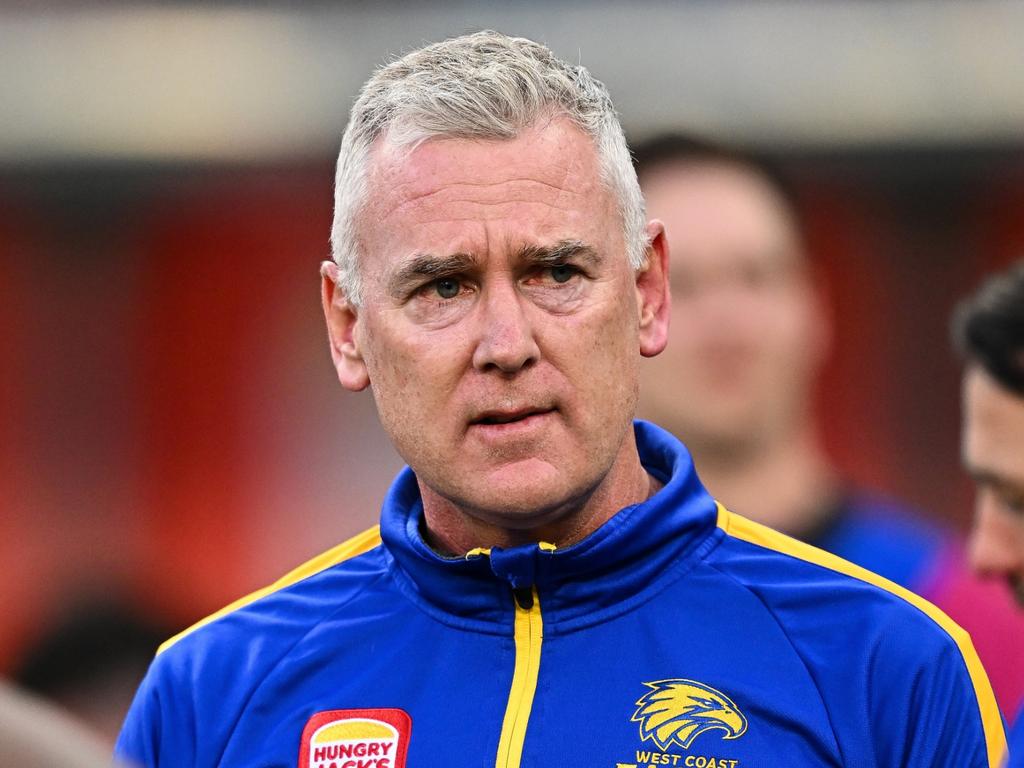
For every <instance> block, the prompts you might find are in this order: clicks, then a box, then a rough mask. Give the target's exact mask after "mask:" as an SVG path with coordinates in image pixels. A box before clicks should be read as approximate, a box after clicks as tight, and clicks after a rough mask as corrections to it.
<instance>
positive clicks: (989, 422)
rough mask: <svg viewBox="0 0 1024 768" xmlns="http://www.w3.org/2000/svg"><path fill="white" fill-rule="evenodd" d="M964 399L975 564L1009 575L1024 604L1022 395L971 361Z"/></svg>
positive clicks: (994, 573) (965, 455)
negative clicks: (973, 493)
mask: <svg viewBox="0 0 1024 768" xmlns="http://www.w3.org/2000/svg"><path fill="white" fill-rule="evenodd" d="M963 400H964V402H963V445H962V452H963V462H964V466H965V467H966V469H967V471H968V472H970V474H971V475H972V476H973V477H974V481H975V483H976V484H977V497H976V501H975V515H974V528H973V530H972V532H971V539H970V556H971V564H972V565H973V566H974V568H975V570H977V571H979V572H980V573H982V574H986V575H992V576H1001V577H1003V578H1005V579H1006V580H1007V582H1008V583H1009V584H1010V587H1011V588H1012V589H1013V592H1014V595H1015V596H1016V598H1017V601H1018V602H1019V603H1020V604H1021V605H1022V606H1024V397H1021V396H1020V395H1015V394H1013V393H1011V392H1009V391H1007V390H1006V389H1004V388H1003V387H1002V386H1000V385H999V384H998V383H997V382H996V381H995V380H994V379H993V378H992V377H991V376H989V375H988V373H986V372H985V371H984V369H982V368H981V367H980V366H977V365H971V366H969V367H968V369H967V371H966V373H965V374H964V386H963Z"/></svg>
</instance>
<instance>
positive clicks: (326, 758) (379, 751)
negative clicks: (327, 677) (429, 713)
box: [299, 709, 412, 768]
mask: <svg viewBox="0 0 1024 768" xmlns="http://www.w3.org/2000/svg"><path fill="white" fill-rule="evenodd" d="M411 731H412V719H411V718H410V717H409V715H408V714H407V713H406V712H405V711H404V710H401V709H332V710H329V711H327V712H317V713H316V714H315V715H313V716H312V717H311V718H309V721H308V722H307V723H306V727H305V728H303V729H302V743H301V747H300V748H299V768H405V755H406V752H407V751H408V749H409V734H410V732H411Z"/></svg>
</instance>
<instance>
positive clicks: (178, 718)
mask: <svg viewBox="0 0 1024 768" xmlns="http://www.w3.org/2000/svg"><path fill="white" fill-rule="evenodd" d="M636 432H637V439H638V444H639V450H640V457H641V460H642V462H643V464H644V466H645V467H646V469H647V471H648V472H649V473H650V474H651V475H653V476H654V477H656V478H657V479H658V480H659V481H661V482H662V483H664V487H663V488H662V490H661V491H659V492H658V493H657V494H656V495H655V496H653V497H652V498H650V499H648V500H647V501H646V502H644V503H642V504H638V505H636V506H631V507H627V508H625V509H623V510H621V511H620V512H619V513H618V514H617V515H616V516H615V517H613V518H612V519H611V520H609V521H608V522H607V523H606V524H605V525H603V526H602V527H601V528H600V529H599V530H597V531H596V532H595V533H593V534H591V535H590V536H589V537H588V538H586V539H584V540H583V541H581V542H579V543H578V544H575V545H573V546H570V547H566V548H564V549H555V548H554V547H552V546H549V545H544V544H540V545H529V546H521V547H514V548H511V549H497V548H495V549H493V550H491V551H489V552H485V551H481V552H476V553H470V554H469V555H468V556H466V557H464V558H461V557H460V558H446V557H442V556H440V555H438V554H436V553H435V552H434V551H432V550H431V549H430V548H429V547H428V546H427V545H426V544H425V543H424V540H423V536H422V530H423V507H422V503H421V500H420V496H419V492H418V489H417V484H416V479H415V476H414V475H413V473H412V472H411V471H410V470H408V469H406V470H405V471H403V473H402V474H401V475H399V477H398V478H397V480H396V481H395V483H394V485H393V486H392V488H391V490H390V492H389V495H388V497H387V500H386V502H385V504H384V508H383V514H382V518H381V525H380V528H379V530H378V529H373V530H371V531H368V532H366V533H364V534H362V535H360V536H358V537H356V538H354V539H353V540H351V541H349V542H346V543H344V544H342V545H341V546H339V547H337V548H335V549H333V550H331V551H329V552H327V553H325V554H324V555H322V556H320V557H318V558H317V559H315V560H313V561H311V562H310V563H308V564H306V565H304V566H302V567H301V568H299V569H298V570H296V571H294V572H293V573H291V574H289V575H288V576H285V577H284V578H283V579H281V580H280V581H279V582H277V583H276V584H274V585H272V586H271V587H269V588H267V589H265V590H262V591H260V592H257V593H256V594H254V595H251V596H249V597H247V598H244V599H243V600H240V601H239V602H237V603H235V604H234V605H231V606H228V608H226V609H225V610H223V611H221V612H220V613H218V614H215V615H214V616H211V617H210V618H208V619H206V620H204V621H202V622H200V623H199V624H198V625H196V626H195V627H193V628H191V629H189V630H187V631H186V632H184V633H182V634H181V635H179V636H177V637H175V638H172V639H171V640H170V641H168V642H167V643H166V644H165V645H164V646H163V647H162V649H161V651H160V653H159V654H158V655H157V658H156V660H155V661H154V662H153V665H152V667H151V669H150V671H149V673H148V675H147V677H146V679H145V681H144V682H143V684H142V686H141V688H140V690H139V692H138V694H137V696H136V699H135V702H134V704H133V705H132V708H131V711H130V712H129V714H128V719H127V721H126V723H125V726H124V730H123V732H122V734H121V738H120V740H119V742H118V746H117V753H118V756H119V757H120V758H122V759H128V760H133V761H136V762H138V763H140V764H142V765H145V766H160V767H161V768H165V767H169V766H195V767H196V768H205V767H206V766H267V767H269V766H275V767H276V766H282V767H283V766H296V765H298V766H301V768H314V767H315V768H405V766H411V767H412V768H432V767H437V768H441V766H444V768H481V767H483V766H490V765H495V766H498V767H499V768H515V767H517V766H524V767H525V766H530V767H531V768H634V767H635V768H649V766H676V767H678V768H755V766H786V767H787V768H793V767H795V766H848V767H849V768H872V767H876V766H877V767H880V768H881V767H883V766H884V767H885V768H918V767H923V766H957V768H981V766H987V767H989V768H994V766H997V765H998V764H999V762H1000V760H1001V759H1002V755H1003V753H1004V750H1005V737H1004V733H1003V728H1002V722H1001V718H1000V715H999V712H998V710H997V708H996V705H995V702H994V700H993V697H992V693H991V690H990V688H989V684H988V681H987V679H986V677H985V673H984V671H983V669H982V668H981V665H980V664H979V662H978V660H977V657H976V655H975V653H974V650H973V648H972V646H971V642H970V640H969V638H968V637H967V635H966V634H965V633H964V632H963V631H962V630H960V629H959V628H958V627H957V626H956V625H954V624H953V623H952V622H950V621H949V620H948V619H947V618H946V617H945V616H943V615H942V614H941V613H940V612H939V611H938V610H936V609H935V608H934V607H932V606H931V605H930V604H928V603H926V602H925V601H923V600H921V599H920V598H918V597H916V596H914V595H912V594H911V593H909V592H906V591H905V590H903V589H902V588H900V587H897V586H895V585H893V584H891V583H889V582H886V581H884V580H883V579H881V578H880V577H878V576H875V575H873V574H871V573H869V572H867V571H864V570H861V569H859V568H857V567H856V566H853V565H850V564H848V563H846V562H845V561H843V560H840V559H838V558H836V557H833V556H831V555H828V554H825V553H824V552H821V551H820V550H817V549H814V548H813V547H810V546H807V545H804V544H800V543H798V542H795V541H793V540H791V539H788V538H786V537H784V536H782V535H780V534H777V533H775V532H773V531H771V530H769V529H766V528H763V527H761V526H759V525H756V524H754V523H752V522H749V521H747V520H745V519H743V518H741V517H739V516H737V515H734V514H732V513H730V512H728V511H726V510H725V509H723V508H722V507H721V506H719V505H718V504H716V503H715V501H714V500H713V499H712V498H711V497H710V496H709V495H708V494H707V492H706V491H705V490H704V489H703V487H702V486H701V485H700V482H699V481H698V479H697V476H696V474H695V472H694V469H693V465H692V463H691V460H690V457H689V455H688V454H687V452H686V450H685V449H684V448H683V446H682V445H681V444H680V443H679V442H678V441H677V440H676V439H675V438H673V437H672V436H671V435H669V434H668V433H666V432H664V431H662V430H661V429H659V428H657V427H654V426H653V425H650V424H646V423H643V422H637V424H636Z"/></svg>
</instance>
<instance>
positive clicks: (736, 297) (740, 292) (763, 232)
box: [641, 164, 827, 452]
mask: <svg viewBox="0 0 1024 768" xmlns="http://www.w3.org/2000/svg"><path fill="white" fill-rule="evenodd" d="M642 185H643V189H644V197H645V199H646V201H647V210H648V212H649V213H650V215H651V216H653V217H655V218H658V219H660V220H662V221H663V222H665V228H666V233H667V237H668V240H669V250H670V252H671V254H672V259H671V273H670V274H671V285H672V325H671V327H672V335H671V339H670V343H669V345H668V347H667V349H666V351H665V354H663V355H661V356H660V357H658V358H657V359H655V360H651V361H648V362H646V363H644V365H643V366H641V413H642V415H644V416H647V417H649V418H651V419H653V420H654V421H657V422H659V423H662V424H663V425H665V426H667V427H669V428H670V429H672V430H673V431H675V432H676V433H677V434H679V435H680V436H681V437H682V438H683V439H684V440H687V441H690V442H691V443H692V444H693V446H694V447H695V448H697V449H700V448H705V449H709V448H714V449H718V450H726V451H733V452H735V451H737V450H740V449H742V447H743V446H745V445H756V444H759V443H761V442H763V441H765V440H770V439H772V438H773V437H774V436H776V435H778V434H779V433H780V432H782V431H785V430H786V429H789V428H792V427H793V425H794V422H795V421H796V419H797V418H798V417H799V416H800V415H802V413H803V409H804V408H805V405H806V402H807V399H808V397H809V396H810V390H811V387H812V383H813V379H814V375H815V372H816V371H817V368H818V366H819V364H820V362H821V359H822V357H823V356H824V352H825V348H826V346H827V331H826V329H825V327H824V319H823V314H822V310H821V307H820V304H819V301H818V297H817V296H816V294H815V291H814V289H813V287H812V285H811V281H810V278H809V276H808V274H807V269H806V265H805V264H804V258H803V256H802V254H801V252H800V246H799V244H798V241H797V234H796V233H795V232H794V230H793V226H792V224H791V221H790V219H789V217H788V215H787V213H786V210H785V209H784V208H783V207H782V203H781V202H780V200H779V199H778V198H777V197H776V194H775V193H774V192H773V191H772V190H771V189H770V188H769V187H768V186H767V184H766V183H765V182H763V181H762V180H761V179H759V178H758V177H756V176H754V175H752V174H751V173H749V172H747V171H744V170H740V169H736V168H734V167H731V166H726V165H722V164H686V165H664V166H661V167H658V168H655V169H652V170H651V171H650V172H649V173H648V174H646V175H645V176H644V178H643V179H642Z"/></svg>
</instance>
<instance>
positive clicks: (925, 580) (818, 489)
mask: <svg viewBox="0 0 1024 768" xmlns="http://www.w3.org/2000/svg"><path fill="white" fill-rule="evenodd" d="M634 155H635V158H636V164H637V171H638V174H639V178H640V184H641V187H642V189H643V192H644V197H645V200H646V203H647V210H648V214H649V215H650V216H652V217H654V218H658V219H660V220H662V221H663V222H664V223H665V225H666V231H667V233H668V235H667V236H668V238H669V249H670V253H671V260H670V283H671V290H672V322H671V326H670V343H669V344H668V347H667V349H666V351H665V352H664V353H663V354H661V355H660V356H658V357H657V358H653V359H651V360H647V361H645V363H644V365H643V366H642V367H641V401H640V414H641V415H642V416H644V417H646V418H649V419H651V420H652V421H655V422H656V423H659V424H662V425H664V426H666V427H667V428H668V429H670V430H671V431H672V432H674V433H675V434H676V435H678V436H679V437H680V438H681V439H682V440H684V441H685V443H686V445H687V446H688V447H689V449H690V450H691V452H692V453H693V456H694V461H695V464H696V467H697V470H698V472H699V474H700V477H701V480H702V481H703V482H704V483H705V485H706V486H707V487H708V488H709V489H710V490H711V491H712V493H714V494H715V495H716V496H717V497H718V498H720V499H721V500H722V502H723V503H724V504H726V505H727V506H729V507H730V508H731V509H735V510H737V511H738V512H740V513H741V514H744V515H747V516H749V517H751V518H753V519H755V520H757V521H758V522H761V523H764V524H766V525H769V526H771V527H773V528H775V529H777V530H779V531H782V532H783V533H786V534H789V535H791V536H794V537H796V538H798V539H802V540H803V541H806V542H809V543H811V544H814V545H815V546H817V547H821V548H822V549H825V550H827V551H829V552H833V553H835V554H837V555H839V556H840V557H843V558H845V559H847V560H850V561H851V562H854V563H857V564H858V565H861V566H863V567H866V568H868V569H869V570H872V571H874V572H876V573H878V574H880V575H882V576H884V577H886V578H888V579H890V580H892V581H895V582H896V583H898V584H900V585H902V586H904V587H907V588H908V589H910V590H912V591H914V592H916V593H918V594H920V595H922V596H923V597H925V598H926V599H928V600H929V601H931V602H933V603H935V604H936V605H938V606H939V607H940V608H942V609H943V610H944V611H946V612H947V613H948V614H949V615H950V616H951V617H952V618H953V619H954V620H956V621H957V622H958V623H959V624H960V625H961V626H963V627H964V628H965V629H967V630H968V632H969V633H970V634H971V637H972V638H973V640H974V642H975V645H976V647H977V649H978V653H979V655H980V656H981V658H982V660H983V662H984V663H985V666H986V669H987V670H988V672H989V676H990V678H991V680H992V685H993V688H994V690H995V692H996V695H997V698H998V699H999V701H1000V704H1001V706H1002V708H1003V710H1004V712H1008V713H1011V714H1012V713H1013V712H1014V711H1015V710H1016V707H1017V705H1018V703H1019V702H1020V700H1021V697H1022V694H1024V664H1022V663H1021V662H1020V659H1019V658H1015V656H1016V654H1017V652H1018V649H1019V648H1020V647H1021V646H1022V645H1024V621H1022V619H1021V617H1020V616H1018V615H1016V612H1015V611H1014V609H1013V605H1012V600H1011V599H1010V598H1009V597H1008V596H1007V595H1006V593H1005V590H1003V589H1002V588H1001V586H1000V585H993V584H985V583H983V582H982V581H981V580H979V579H976V578H975V577H974V576H973V575H972V574H971V573H970V570H969V568H968V567H967V564H966V560H965V557H964V555H963V547H962V543H961V541H960V539H959V538H958V537H957V536H955V535H954V534H953V533H952V532H948V531H946V530H944V529H942V528H941V527H940V526H938V525H936V524H935V523H933V522H932V521H930V520H927V519H926V518H925V517H924V516H922V515H920V514H918V513H916V512H915V511H913V510H911V509H908V508H907V507H906V506H905V505H903V504H901V503H899V502H896V501H893V500H891V499H886V498H883V497H881V496H879V495H877V494H874V493H870V492H866V491H864V490H863V489H860V488H856V487H854V486H852V485H851V484H850V483H849V482H848V481H846V480H845V479H844V478H843V476H842V473H841V471H840V470H838V469H837V468H836V467H834V466H833V464H832V462H831V461H830V459H829V457H828V456H827V455H826V453H825V451H824V448H823V446H822V442H821V439H820V433H819V425H818V423H817V420H816V417H815V414H814V412H813V399H814V387H815V385H816V380H817V377H818V374H819V372H820V370H821V367H822V364H823V362H824V361H825V358H826V355H827V353H828V351H829V345H830V323H829V318H828V307H827V306H826V302H825V298H824V295H823V292H822V290H821V289H820V286H819V285H817V284H816V281H815V276H814V275H813V269H812V264H811V263H810V257H809V255H808V253H807V251H806V247H805V243H804V239H803V232H802V222H801V219H800V214H799V211H798V205H797V200H796V197H795V195H794V193H793V191H792V189H791V187H790V185H789V183H788V182H787V181H786V180H785V178H784V177H782V176H781V175H780V173H779V172H778V170H777V169H775V168H774V167H773V166H771V165H770V164H768V163H766V162H765V161H764V160H762V159H760V158H758V157H755V156H752V155H749V154H746V153H744V152H741V151H738V150H735V149H733V148H730V147H726V146H722V145H719V144H716V143H714V142H711V141H708V140H706V139H703V138H700V137H695V136H687V135H681V134H679V135H668V136H662V137H659V138H655V139H652V140H650V141H648V142H646V143H642V144H640V145H638V146H637V147H635V148H634Z"/></svg>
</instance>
